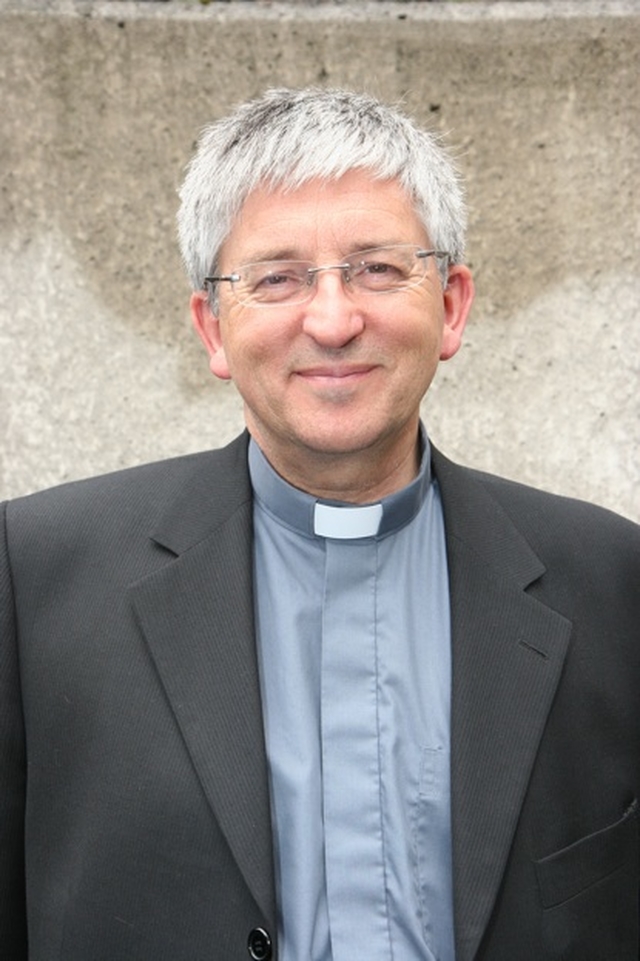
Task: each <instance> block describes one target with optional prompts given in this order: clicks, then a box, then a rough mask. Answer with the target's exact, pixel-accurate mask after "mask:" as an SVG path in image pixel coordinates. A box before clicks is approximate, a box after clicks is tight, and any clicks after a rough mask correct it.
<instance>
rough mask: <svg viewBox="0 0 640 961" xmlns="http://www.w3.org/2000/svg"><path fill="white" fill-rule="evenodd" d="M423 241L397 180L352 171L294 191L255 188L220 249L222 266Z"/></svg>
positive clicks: (312, 182)
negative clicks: (239, 259) (227, 262)
mask: <svg viewBox="0 0 640 961" xmlns="http://www.w3.org/2000/svg"><path fill="white" fill-rule="evenodd" d="M426 242H427V235H426V231H425V229H424V226H423V224H422V222H421V220H420V219H419V217H418V214H417V213H416V211H415V208H414V205H413V203H412V201H411V199H410V198H409V196H408V194H407V192H406V191H405V190H404V188H403V187H402V185H401V184H400V183H399V182H398V181H397V180H395V179H394V180H377V179H375V177H373V176H372V175H371V174H370V173H368V172H367V171H362V170H353V171H350V172H349V173H347V174H344V175H343V176H342V177H340V178H338V179H335V180H323V179H319V178H315V179H313V180H309V181H307V182H306V183H304V184H302V186H300V187H297V188H295V189H293V190H291V189H286V188H284V187H275V188H274V187H264V186H263V187H258V188H256V189H255V190H253V191H252V192H251V193H250V194H249V195H248V197H247V198H246V200H245V202H244V204H243V206H242V207H241V209H240V212H239V214H238V216H237V217H236V219H235V221H234V223H233V225H232V228H231V230H230V232H229V235H228V236H227V239H226V241H225V243H224V244H223V246H222V250H221V257H220V259H221V261H222V260H224V261H225V262H226V261H228V260H231V261H234V262H235V261H237V259H238V258H239V257H240V258H243V259H244V260H245V262H246V260H247V258H251V259H253V258H255V259H270V258H272V257H279V256H299V257H300V258H303V259H304V258H307V257H309V258H311V257H313V256H315V255H316V254H319V253H322V252H325V251H326V252H327V253H329V252H333V251H335V252H336V253H341V254H344V253H347V252H348V251H349V248H350V247H351V248H353V249H355V248H357V247H359V248H362V247H363V246H371V247H374V246H380V245H383V244H388V243H418V244H423V243H426Z"/></svg>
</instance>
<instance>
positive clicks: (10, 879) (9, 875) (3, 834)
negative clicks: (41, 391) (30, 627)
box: [0, 504, 27, 961]
mask: <svg viewBox="0 0 640 961" xmlns="http://www.w3.org/2000/svg"><path fill="white" fill-rule="evenodd" d="M0 510H1V516H0V945H1V946H2V947H1V948H0V953H1V954H2V957H6V958H11V961H27V925H26V893H25V867H24V820H25V818H24V811H25V794H26V763H25V738H24V722H23V713H22V698H21V693H20V680H19V666H18V653H17V625H16V620H15V609H14V603H13V585H12V581H11V571H10V567H9V556H8V549H7V537H6V504H5V505H1V507H0Z"/></svg>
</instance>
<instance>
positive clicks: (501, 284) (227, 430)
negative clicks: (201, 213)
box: [0, 0, 640, 520]
mask: <svg viewBox="0 0 640 961" xmlns="http://www.w3.org/2000/svg"><path fill="white" fill-rule="evenodd" d="M639 42H640V10H639V9H638V5H637V4H636V3H630V2H610V3H602V2H591V0H574V2H565V3H553V2H551V3H528V2H515V3H482V2H473V3H446V4H445V3H420V2H418V3H411V2H409V3H365V2H361V3H343V4H338V5H334V4H331V5H327V4H315V5H309V6H302V5H300V4H278V3H261V2H256V3H251V4H250V3H246V2H237V3H234V2H232V3H211V4H209V5H207V6H204V5H202V4H200V3H197V2H195V0H173V2H171V3H145V2H140V3H120V2H105V3H100V2H96V3H89V2H74V0H57V2H56V0H54V2H46V0H40V2H35V0H21V2H17V0H0V50H1V51H2V55H1V58H0V97H1V100H0V103H1V105H2V106H1V109H0V116H1V120H0V123H1V128H0V182H1V191H0V365H1V366H2V371H1V376H0V412H1V413H0V418H1V423H0V429H1V432H2V444H1V447H2V452H1V453H2V461H1V464H0V495H2V496H13V495H16V494H19V493H23V492H27V491H30V490H33V489H35V488H38V487H42V486H46V485H50V484H54V483H58V482H60V481H63V480H66V479H69V478H75V477H79V476H84V475H88V474H93V473H98V472H102V471H105V470H110V469H113V468H117V467H120V466H122V465H128V464H133V463H137V462H140V461H144V460H152V459H157V458H161V457H164V456H167V455H171V454H176V453H180V452H182V451H189V450H196V449H199V448H203V447H206V446H209V445H218V444H220V443H222V442H224V441H226V440H227V439H228V438H230V437H231V436H232V435H233V434H234V433H235V432H236V431H237V430H238V429H239V427H240V426H241V423H242V418H241V409H240V405H239V402H238V398H237V396H236V394H235V391H234V388H233V387H228V386H225V385H223V384H219V383H216V382H214V381H213V379H212V378H211V377H210V375H209V374H208V371H207V363H206V358H205V355H204V352H202V351H201V348H200V346H199V344H198V343H196V340H195V337H194V335H193V334H192V333H191V330H190V325H189V320H188V311H187V300H188V294H189V290H188V287H187V284H186V281H185V279H184V278H183V275H182V271H181V265H180V263H179V258H178V254H177V250H176V245H175V240H174V235H175V230H174V215H175V209H176V203H177V202H176V193H175V191H176V187H177V185H178V183H179V181H180V178H181V174H182V170H183V167H184V165H185V163H186V161H187V159H188V157H189V155H190V153H191V149H192V145H193V142H194V139H195V137H196V135H197V132H198V130H199V128H200V127H201V126H202V125H203V124H204V123H205V122H207V121H208V120H210V119H212V118H216V117H219V116H220V115H221V114H223V113H224V112H225V111H226V110H227V108H228V107H229V106H230V105H231V104H233V103H235V102H236V101H238V100H239V99H243V98H245V97H247V96H250V95H253V94H256V93H257V92H259V91H261V90H262V89H263V88H264V87H266V86H270V85H274V84H295V85H298V84H308V83H319V84H331V85H349V86H353V87H356V88H358V89H366V90H369V91H371V92H373V93H375V94H378V95H381V96H382V97H384V98H389V99H391V100H397V99H398V98H402V99H403V101H404V103H405V105H406V107H407V108H408V109H409V110H410V111H411V112H412V113H413V114H414V115H416V116H417V117H418V118H419V119H420V120H424V121H426V122H428V123H430V124H432V125H433V127H434V128H435V129H436V130H438V131H441V132H442V133H444V134H446V137H447V139H448V141H449V143H451V144H452V145H453V146H454V148H455V150H456V152H457V154H458V157H459V161H460V164H461V166H462V168H463V170H464V172H465V174H466V177H467V179H468V186H469V199H470V204H471V232H470V244H469V260H470V263H471V264H472V266H473V268H474V271H475V275H476V280H477V286H478V292H479V296H478V301H477V305H476V307H475V308H474V313H473V318H472V321H471V325H470V329H469V331H468V336H467V341H466V345H465V347H464V349H463V350H462V351H461V353H460V354H459V355H458V357H456V358H455V359H454V360H453V361H451V362H450V363H448V364H446V365H444V366H443V367H442V368H441V371H440V373H439V375H438V379H437V381H436V384H435V385H434V387H433V389H432V391H431V392H430V394H429V399H428V401H427V402H426V404H425V409H424V415H425V418H426V420H427V422H428V425H429V429H430V432H431V434H432V436H433V438H434V439H435V441H436V442H437V443H438V444H439V446H440V447H441V448H442V449H443V450H445V451H446V452H448V453H449V454H450V455H452V456H454V457H457V458H458V459H460V460H462V461H464V462H466V463H470V464H474V465H477V466H480V467H484V468H486V469H488V470H492V471H496V472H499V473H503V474H506V475H508V476H511V477H515V478H519V479H522V480H525V481H527V482H530V483H534V484H537V485H539V486H543V487H547V488H549V489H552V490H556V491H559V492H563V493H569V494H573V495H577V496H581V497H586V498H588V499H591V500H595V501H597V502H600V503H602V504H604V505H606V506H609V507H612V508H614V509H616V510H618V511H620V512H622V513H625V514H627V515H629V516H632V517H634V518H636V519H638V520H640V496H639V494H638V476H639V467H640V431H639V428H638V414H639V404H640V401H639V393H640V392H639V391H638V358H639V356H640V350H639V348H640V324H639V321H638V307H639V304H640V281H639V278H638V249H639V245H638V239H639V238H638V234H639V232H640V218H639V216H638V213H639V209H638V199H637V198H638V196H639V195H640V161H639V158H640V116H639V113H640V74H639V71H638V51H639Z"/></svg>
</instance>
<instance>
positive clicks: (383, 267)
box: [362, 263, 396, 274]
mask: <svg viewBox="0 0 640 961" xmlns="http://www.w3.org/2000/svg"><path fill="white" fill-rule="evenodd" d="M362 267H363V269H364V270H366V271H367V272H368V273H370V274H386V273H392V272H393V271H394V270H395V269H396V268H395V267H393V266H392V265H391V264H385V263H370V264H367V263H364V264H363V265H362Z"/></svg>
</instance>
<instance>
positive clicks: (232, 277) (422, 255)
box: [204, 244, 450, 309]
mask: <svg viewBox="0 0 640 961" xmlns="http://www.w3.org/2000/svg"><path fill="white" fill-rule="evenodd" d="M394 247H414V248H415V256H416V257H417V258H418V259H423V260H426V258H427V257H433V258H434V259H436V260H437V259H438V258H443V257H446V258H449V256H450V254H449V252H448V251H447V250H436V249H425V248H422V247H420V245H419V244H383V245H382V246H381V247H368V248H367V249H366V250H358V251H356V253H355V254H353V256H354V257H357V256H362V255H364V254H370V253H373V252H374V251H378V250H387V249H390V248H394ZM263 263H264V264H270V263H275V264H277V263H293V264H308V263H310V261H307V260H295V259H294V258H290V259H285V258H279V259H276V260H256V261H251V262H250V263H248V264H241V265H240V266H239V267H237V268H236V270H235V271H233V273H230V274H221V275H219V276H214V275H211V276H207V277H205V278H204V287H205V289H207V285H211V286H210V287H209V288H208V290H209V293H210V295H214V296H215V294H214V286H215V285H216V284H218V283H220V282H221V281H226V282H228V283H230V284H231V285H232V288H231V289H232V291H233V295H234V297H235V299H236V301H237V303H239V304H240V305H241V306H242V307H249V308H252V309H262V308H270V307H280V308H284V307H295V306H296V305H297V304H304V303H306V302H307V301H308V300H311V299H312V297H313V290H314V286H315V279H316V278H317V276H318V274H320V273H322V272H323V271H325V270H340V271H342V278H343V283H344V284H348V283H349V282H350V278H349V276H348V271H349V270H352V269H353V264H351V263H344V264H322V265H319V266H310V267H308V268H307V287H308V289H309V292H310V293H309V294H308V295H307V296H304V297H303V298H302V299H301V300H290V301H286V300H281V301H272V302H265V303H247V302H245V301H242V300H240V298H239V297H238V295H237V293H236V290H235V287H234V284H236V283H238V281H239V280H240V279H241V276H240V274H239V273H238V271H240V270H242V269H243V268H245V267H255V266H258V265H259V264H263ZM426 275H427V268H426V264H425V272H424V274H423V275H422V277H421V278H420V279H419V280H417V281H415V283H412V284H407V286H406V287H397V288H395V289H393V288H389V289H388V290H365V289H362V290H360V292H361V293H364V294H373V295H374V296H380V295H381V294H396V293H400V292H402V291H404V290H411V289H413V288H414V287H418V286H419V285H420V284H421V283H422V281H423V280H424V278H425V277H426ZM302 289H304V288H302Z"/></svg>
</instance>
